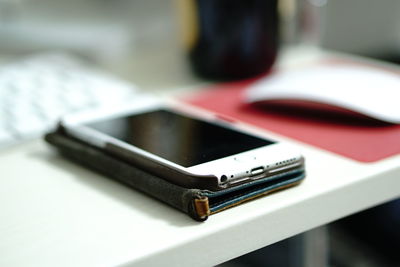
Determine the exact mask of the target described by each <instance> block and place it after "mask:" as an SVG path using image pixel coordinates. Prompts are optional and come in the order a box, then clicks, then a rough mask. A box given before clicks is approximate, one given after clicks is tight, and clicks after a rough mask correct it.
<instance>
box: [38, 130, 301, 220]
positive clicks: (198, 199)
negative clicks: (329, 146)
mask: <svg viewBox="0 0 400 267" xmlns="http://www.w3.org/2000/svg"><path fill="white" fill-rule="evenodd" d="M45 140H46V141H47V142H48V143H50V144H52V145H53V146H55V147H56V148H57V149H58V150H59V151H60V153H61V154H62V155H64V156H66V157H67V158H69V159H71V160H73V161H75V162H77V163H78V164H81V165H83V166H85V167H88V168H90V169H92V170H95V171H97V172H100V173H102V174H104V175H106V176H108V177H111V178H113V179H115V180H117V181H119V182H122V183H124V184H126V185H128V186H130V187H132V188H134V189H137V190H139V191H142V192H144V193H146V194H148V195H150V196H152V197H154V198H157V199H159V200H161V201H163V202H165V203H167V204H169V205H171V206H173V207H175V208H177V209H179V210H181V211H183V212H185V213H187V214H188V215H189V216H190V217H192V218H193V219H195V220H197V221H205V220H206V219H207V218H208V216H209V215H211V214H215V213H217V212H220V211H222V210H225V209H227V208H231V207H234V206H237V205H240V204H242V203H243V202H246V201H249V200H252V199H255V198H258V197H261V196H264V195H267V194H269V193H272V192H274V191H278V190H281V189H284V188H287V187H291V186H294V185H296V184H299V183H300V182H301V180H302V179H303V178H304V177H305V172H304V168H299V169H296V170H291V171H289V172H286V173H281V174H277V175H275V176H272V177H269V178H268V179H266V180H256V181H252V182H249V183H247V184H243V185H239V186H236V187H233V188H228V189H225V190H220V191H215V192H214V191H210V190H204V189H195V188H184V187H181V186H178V185H175V184H173V183H170V182H168V181H167V180H164V179H163V178H160V177H157V176H155V175H153V174H151V173H149V172H147V171H144V170H142V169H140V168H139V167H137V166H134V165H132V164H131V163H127V162H125V161H123V160H121V159H119V158H116V157H115V156H112V155H110V154H108V153H106V152H104V151H102V150H100V149H98V148H95V147H93V146H91V145H89V144H86V143H83V142H82V141H79V140H76V139H74V138H72V137H69V136H67V135H66V134H65V133H64V131H63V130H62V128H59V129H58V130H56V131H55V132H52V133H49V134H47V135H46V136H45Z"/></svg>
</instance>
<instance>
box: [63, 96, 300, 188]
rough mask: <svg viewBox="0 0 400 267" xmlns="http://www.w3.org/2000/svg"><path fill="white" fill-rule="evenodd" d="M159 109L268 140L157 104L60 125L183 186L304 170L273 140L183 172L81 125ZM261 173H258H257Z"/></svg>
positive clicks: (211, 117) (203, 114)
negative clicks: (261, 145) (298, 169)
mask: <svg viewBox="0 0 400 267" xmlns="http://www.w3.org/2000/svg"><path fill="white" fill-rule="evenodd" d="M157 109H167V110H171V111H173V112H175V113H178V114H183V115H185V116H189V117H193V118H196V119H200V120H204V121H206V122H209V123H213V124H216V125H219V126H221V127H224V128H228V129H232V130H235V131H239V132H242V133H246V134H249V135H253V136H256V137H259V138H264V139H266V137H265V136H262V135H260V134H257V133H256V132H252V131H250V130H249V129H248V128H245V127H242V126H241V125H240V124H235V123H233V124H232V123H228V122H226V121H224V120H221V119H220V116H218V115H215V114H213V113H211V112H207V111H199V110H198V109H196V108H192V107H187V106H185V105H181V104H179V105H175V104H171V103H165V102H161V101H159V100H155V99H148V100H146V101H142V102H140V103H135V105H134V106H125V107H119V108H118V109H117V110H113V111H112V112H111V111H107V110H98V111H95V112H88V113H84V114H82V113H81V114H78V115H72V116H68V117H65V118H63V119H62V120H61V122H60V124H61V126H62V127H63V128H64V129H65V131H66V133H67V134H68V135H70V136H72V137H75V138H77V139H79V140H82V141H84V142H87V143H89V144H91V145H93V146H95V147H98V148H99V149H102V150H106V151H109V152H111V153H112V154H115V156H120V157H122V158H124V159H126V160H128V161H131V162H132V163H135V164H139V165H141V166H144V168H145V169H147V170H148V171H149V172H154V173H155V174H157V175H160V176H163V178H165V179H167V180H170V181H171V182H174V183H177V184H179V185H181V186H184V187H190V188H201V189H209V190H212V191H218V190H222V189H226V188H229V187H234V186H236V185H240V184H243V183H246V182H250V181H254V180H257V179H261V178H265V177H268V176H269V175H271V176H272V175H274V174H275V173H279V172H283V171H286V170H290V169H296V168H301V167H302V166H303V163H304V158H303V156H302V155H301V154H300V153H298V152H297V151H296V150H295V149H293V148H291V147H290V146H287V145H284V144H282V143H280V142H277V141H276V140H272V141H274V142H275V143H273V144H270V145H267V146H263V147H260V148H256V149H252V150H249V151H245V152H242V153H239V154H235V155H231V156H227V157H224V158H220V159H217V160H213V161H209V162H205V163H202V164H198V165H195V166H190V167H183V166H181V165H179V164H177V163H174V162H172V161H169V160H166V159H164V158H161V157H159V156H157V155H154V154H152V153H150V152H147V151H145V150H142V149H140V148H138V147H135V146H133V145H130V144H128V143H125V142H123V141H121V140H118V139H116V138H114V137H112V136H108V135H106V134H104V133H101V132H99V131H97V130H94V129H91V128H89V127H87V126H84V125H82V123H84V122H89V121H96V120H104V119H112V118H116V117H120V116H124V115H128V114H129V115H132V114H139V113H144V112H149V111H152V110H157ZM261 169H262V172H260V170H261ZM182 179H183V180H182Z"/></svg>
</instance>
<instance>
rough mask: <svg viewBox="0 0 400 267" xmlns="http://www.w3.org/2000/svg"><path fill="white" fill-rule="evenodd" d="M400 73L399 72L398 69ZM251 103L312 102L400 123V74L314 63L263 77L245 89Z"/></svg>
mask: <svg viewBox="0 0 400 267" xmlns="http://www.w3.org/2000/svg"><path fill="white" fill-rule="evenodd" d="M399 73H400V72H399ZM245 99H246V101H247V102H248V103H258V104H262V105H264V104H265V105H268V103H269V102H270V103H275V104H276V103H278V104H279V103H280V102H282V103H285V105H287V104H288V103H289V104H290V105H299V106H302V105H304V104H311V106H313V107H314V108H316V110H318V107H325V108H326V107H329V108H330V109H332V110H346V111H349V112H350V113H355V114H360V115H362V116H367V117H369V118H372V119H376V120H379V121H383V122H387V123H393V124H399V123H400V74H397V73H395V72H391V71H387V70H385V69H380V68H375V67H369V66H363V65H356V64H354V65H351V64H331V65H322V64H320V65H319V64H315V65H310V66H307V67H303V68H299V69H296V70H290V71H281V72H279V71H278V72H276V73H275V74H271V75H270V76H267V77H265V78H262V79H260V80H258V81H256V82H255V83H253V84H252V85H250V86H249V88H248V89H247V90H246V92H245Z"/></svg>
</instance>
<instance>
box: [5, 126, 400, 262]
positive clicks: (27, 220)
mask: <svg viewBox="0 0 400 267" xmlns="http://www.w3.org/2000/svg"><path fill="white" fill-rule="evenodd" d="M271 135H272V136H273V137H275V138H280V139H285V140H287V141H288V142H290V143H292V144H293V145H295V146H298V147H300V149H301V150H302V151H303V153H304V155H305V157H306V159H307V177H306V179H305V180H304V182H303V183H302V184H301V185H299V186H297V187H294V188H291V189H288V190H285V191H282V192H278V193H276V194H273V195H270V196H268V197H265V198H261V199H257V200H255V201H252V202H249V203H246V204H244V205H241V206H239V207H235V208H232V209H229V210H226V211H224V212H221V213H219V214H216V215H213V216H211V217H210V218H209V219H208V220H207V221H206V222H203V223H198V222H195V221H193V220H192V219H190V218H189V217H188V216H187V215H185V214H183V213H181V212H179V211H177V210H175V209H173V208H170V207H169V206H167V205H165V204H163V203H161V202H158V201H157V200H153V199H152V198H150V197H147V196H146V195H144V194H142V193H139V192H136V191H134V190H132V189H130V188H127V187H125V186H123V185H120V184H118V183H116V182H113V181H111V180H109V179H107V178H105V177H102V176H100V175H98V174H95V173H93V172H91V171H89V170H86V169H84V168H82V167H80V166H77V165H75V164H73V163H70V162H69V161H66V160H64V159H63V158H61V157H60V156H58V155H57V153H56V152H55V151H53V150H52V149H51V148H50V147H48V146H47V145H46V144H44V142H43V141H41V140H34V141H31V142H28V143H25V144H21V145H18V146H15V147H12V148H9V149H6V150H2V151H0V266H115V265H120V264H121V265H124V264H125V265H127V266H131V265H135V266H136V265H138V266H142V265H145V266H210V265H215V264H218V263H222V262H224V261H227V260H229V259H232V258H235V257H238V256H240V255H243V254H245V253H248V252H250V251H253V250H256V249H258V248H261V247H264V246H266V245H269V244H272V243H274V242H277V241H279V240H282V239H285V238H287V237H290V236H293V235H296V234H299V233H301V232H304V231H306V230H309V229H312V228H314V227H317V226H320V225H323V224H326V223H328V222H331V221H333V220H336V219H338V218H341V217H344V216H346V215H349V214H352V213H355V212H357V211H360V210H363V209H365V208H368V207H371V206H374V205H377V204H379V203H383V202H385V201H388V200H391V199H393V198H396V197H399V196H400V189H399V188H400V179H398V177H399V175H400V155H398V156H395V157H391V158H388V159H386V160H382V161H380V162H377V163H373V164H363V163H358V162H355V161H352V160H349V159H346V158H342V157H339V156H337V155H334V154H331V153H329V152H326V151H322V150H319V149H317V148H314V147H311V146H308V145H304V144H301V143H298V142H295V141H292V140H288V139H286V138H283V137H279V136H277V135H275V134H272V133H271Z"/></svg>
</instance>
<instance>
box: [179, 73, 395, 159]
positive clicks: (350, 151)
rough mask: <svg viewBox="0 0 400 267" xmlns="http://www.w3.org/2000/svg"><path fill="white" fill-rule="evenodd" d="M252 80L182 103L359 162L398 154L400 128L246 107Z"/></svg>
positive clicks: (362, 121) (222, 87) (224, 86)
mask: <svg viewBox="0 0 400 267" xmlns="http://www.w3.org/2000/svg"><path fill="white" fill-rule="evenodd" d="M254 81H255V80H246V81H240V82H232V83H225V84H220V85H216V86H214V87H213V88H208V89H205V90H204V91H202V92H200V93H197V94H195V95H192V96H190V97H188V98H186V99H185V100H184V101H185V102H188V103H191V104H192V105H195V106H198V107H201V108H204V109H207V110H210V111H213V112H216V113H218V114H221V115H225V116H228V117H231V118H234V119H237V120H240V121H243V122H246V123H249V124H252V125H255V126H258V127H261V128H264V129H267V130H270V131H273V132H276V133H279V134H281V135H285V136H287V137H290V138H293V139H296V140H299V141H302V142H304V143H308V144H311V145H314V146H316V147H319V148H322V149H325V150H328V151H331V152H334V153H337V154H339V155H342V156H345V157H348V158H351V159H354V160H357V161H361V162H374V161H378V160H382V159H385V158H387V157H390V156H393V155H396V154H399V153H400V125H394V124H385V123H379V122H377V121H368V120H361V119H360V120H358V119H350V120H346V119H343V118H341V119H337V118H334V117H329V116H328V117H325V116H321V117H318V116H307V115H304V114H301V115H298V114H297V115H295V116H293V112H291V114H289V113H284V112H276V111H274V110H266V109H263V108H262V107H257V106H254V105H250V104H245V103H244V101H243V100H244V95H243V92H244V90H245V89H246V88H247V86H248V85H250V84H251V83H252V82H254ZM399 108H400V107H399ZM317 115H320V114H317Z"/></svg>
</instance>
